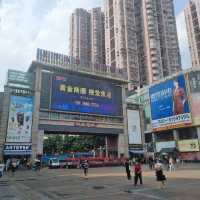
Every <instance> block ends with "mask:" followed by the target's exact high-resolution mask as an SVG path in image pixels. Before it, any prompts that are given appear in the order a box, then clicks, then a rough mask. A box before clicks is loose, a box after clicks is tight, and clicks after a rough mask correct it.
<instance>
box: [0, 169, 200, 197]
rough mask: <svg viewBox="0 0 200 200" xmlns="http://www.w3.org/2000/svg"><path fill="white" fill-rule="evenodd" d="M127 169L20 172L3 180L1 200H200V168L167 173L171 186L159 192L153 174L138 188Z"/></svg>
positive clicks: (0, 187)
mask: <svg viewBox="0 0 200 200" xmlns="http://www.w3.org/2000/svg"><path fill="white" fill-rule="evenodd" d="M124 171H125V170H124V168H122V167H114V168H113V167H112V168H96V169H89V176H88V178H85V177H84V176H83V174H82V171H81V170H79V169H51V170H50V169H42V170H41V171H39V172H33V171H17V172H16V174H15V175H14V176H12V175H11V174H10V173H8V174H7V175H5V176H4V177H3V178H1V179H0V200H40V199H41V200H64V199H67V200H115V199H116V200H140V199H141V200H199V199H200V187H199V186H200V168H199V166H198V167H195V168H193V169H181V170H180V169H179V170H177V171H176V172H172V173H166V174H167V177H168V181H167V186H166V188H164V189H159V187H158V183H157V182H156V181H155V175H154V172H153V171H152V172H151V171H144V173H143V180H144V185H143V186H137V187H134V185H133V180H131V181H128V180H127V179H126V177H125V172H124Z"/></svg>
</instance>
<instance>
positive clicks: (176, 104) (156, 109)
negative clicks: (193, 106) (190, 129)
mask: <svg viewBox="0 0 200 200" xmlns="http://www.w3.org/2000/svg"><path fill="white" fill-rule="evenodd" d="M149 95H150V102H151V118H152V128H153V130H154V131H160V130H166V129H170V128H171V129H172V128H177V127H183V126H186V125H190V124H191V122H192V120H191V114H190V108H189V101H188V95H187V90H186V83H185V77H184V75H179V76H177V77H175V78H174V79H170V80H167V81H165V82H163V83H160V84H157V85H154V86H152V87H150V89H149Z"/></svg>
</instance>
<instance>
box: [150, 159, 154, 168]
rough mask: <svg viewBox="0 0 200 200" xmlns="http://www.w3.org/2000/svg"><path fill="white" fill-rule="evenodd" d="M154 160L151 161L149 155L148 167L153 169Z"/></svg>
mask: <svg viewBox="0 0 200 200" xmlns="http://www.w3.org/2000/svg"><path fill="white" fill-rule="evenodd" d="M153 163H154V161H153V157H149V169H150V170H152V169H153V165H154V164H153Z"/></svg>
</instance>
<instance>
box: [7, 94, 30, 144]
mask: <svg viewBox="0 0 200 200" xmlns="http://www.w3.org/2000/svg"><path fill="white" fill-rule="evenodd" d="M32 114H33V98H32V97H22V96H11V98H10V108H9V118H8V128H7V137H6V142H13V143H18V142H31V127H32Z"/></svg>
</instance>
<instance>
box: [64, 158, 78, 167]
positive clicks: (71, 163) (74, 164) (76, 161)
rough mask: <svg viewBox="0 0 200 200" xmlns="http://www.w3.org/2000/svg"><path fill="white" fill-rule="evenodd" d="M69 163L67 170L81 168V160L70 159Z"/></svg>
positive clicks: (67, 160)
mask: <svg viewBox="0 0 200 200" xmlns="http://www.w3.org/2000/svg"><path fill="white" fill-rule="evenodd" d="M66 162H67V168H68V169H71V168H79V166H80V160H79V159H78V158H68V159H66Z"/></svg>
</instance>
